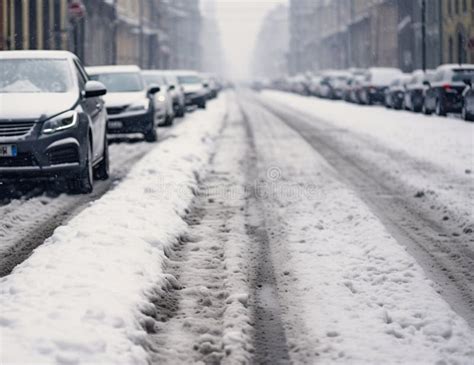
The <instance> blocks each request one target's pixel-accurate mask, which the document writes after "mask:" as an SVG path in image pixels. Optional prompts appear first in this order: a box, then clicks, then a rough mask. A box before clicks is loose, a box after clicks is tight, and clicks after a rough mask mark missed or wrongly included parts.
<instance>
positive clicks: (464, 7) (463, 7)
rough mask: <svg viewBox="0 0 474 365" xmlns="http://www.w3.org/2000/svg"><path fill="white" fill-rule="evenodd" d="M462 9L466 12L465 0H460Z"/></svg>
mask: <svg viewBox="0 0 474 365" xmlns="http://www.w3.org/2000/svg"><path fill="white" fill-rule="evenodd" d="M462 11H463V12H464V13H467V0H462Z"/></svg>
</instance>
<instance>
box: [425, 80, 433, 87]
mask: <svg viewBox="0 0 474 365" xmlns="http://www.w3.org/2000/svg"><path fill="white" fill-rule="evenodd" d="M423 85H425V86H428V87H431V83H430V82H429V81H423Z"/></svg>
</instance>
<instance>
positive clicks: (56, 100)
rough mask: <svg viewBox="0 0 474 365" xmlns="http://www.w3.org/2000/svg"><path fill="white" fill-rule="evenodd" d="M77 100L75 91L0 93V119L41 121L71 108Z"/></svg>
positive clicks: (77, 96)
mask: <svg viewBox="0 0 474 365" xmlns="http://www.w3.org/2000/svg"><path fill="white" fill-rule="evenodd" d="M78 100H79V95H78V94H76V93H0V120H19V119H27V120H35V121H38V122H39V121H43V120H45V119H48V118H51V117H52V116H55V115H57V114H60V113H62V112H64V111H66V110H70V109H72V108H73V107H74V105H75V104H76V103H77V101H78Z"/></svg>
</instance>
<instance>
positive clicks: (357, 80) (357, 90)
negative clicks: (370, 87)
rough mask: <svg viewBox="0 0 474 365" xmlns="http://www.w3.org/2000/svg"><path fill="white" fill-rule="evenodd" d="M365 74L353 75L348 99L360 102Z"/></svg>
mask: <svg viewBox="0 0 474 365" xmlns="http://www.w3.org/2000/svg"><path fill="white" fill-rule="evenodd" d="M364 80H365V75H360V76H355V77H354V79H353V81H352V84H351V89H350V101H351V102H353V103H356V104H362V103H363V102H362V95H361V92H362V88H363V86H364V82H365V81H364Z"/></svg>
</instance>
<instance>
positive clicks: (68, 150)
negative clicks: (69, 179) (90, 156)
mask: <svg viewBox="0 0 474 365" xmlns="http://www.w3.org/2000/svg"><path fill="white" fill-rule="evenodd" d="M48 157H49V163H50V165H62V164H65V163H76V162H79V153H78V151H77V148H75V147H65V148H60V149H55V150H53V151H50V152H48Z"/></svg>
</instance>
